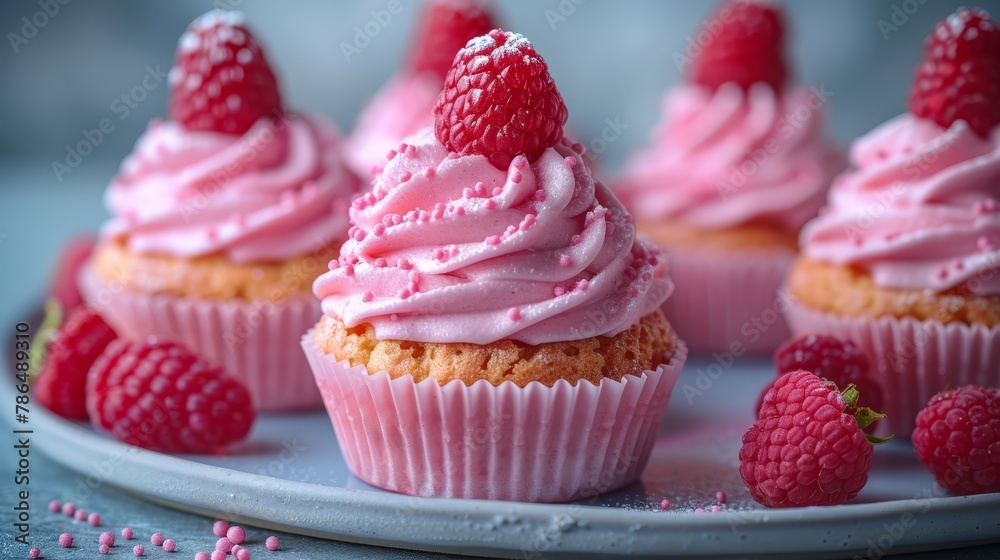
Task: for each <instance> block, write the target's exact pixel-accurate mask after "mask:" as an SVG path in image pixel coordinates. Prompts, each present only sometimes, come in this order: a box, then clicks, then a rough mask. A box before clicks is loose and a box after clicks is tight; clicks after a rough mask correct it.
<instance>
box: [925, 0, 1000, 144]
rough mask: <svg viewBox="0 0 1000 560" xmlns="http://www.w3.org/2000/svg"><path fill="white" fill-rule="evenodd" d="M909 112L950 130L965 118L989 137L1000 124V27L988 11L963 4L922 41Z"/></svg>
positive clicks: (975, 128)
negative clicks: (922, 47)
mask: <svg viewBox="0 0 1000 560" xmlns="http://www.w3.org/2000/svg"><path fill="white" fill-rule="evenodd" d="M910 112H911V113H913V114H914V115H916V116H918V117H923V118H925V119H930V120H932V121H934V122H936V123H937V124H939V125H941V126H943V127H945V128H948V127H950V126H951V125H952V123H954V122H955V121H957V120H964V121H965V122H966V123H968V124H969V126H970V127H971V128H972V129H973V130H975V131H976V132H977V133H978V134H979V135H980V136H982V137H984V138H985V137H988V136H989V134H990V131H992V130H993V129H994V127H996V125H997V124H998V123H1000V29H998V28H997V24H996V23H995V22H993V21H992V20H990V16H989V14H987V13H986V12H984V11H983V10H980V9H976V8H971V9H970V8H959V10H958V11H957V12H955V13H954V14H952V15H950V16H948V19H946V20H944V21H942V22H940V23H938V24H937V25H936V26H935V27H934V31H932V32H931V34H930V35H929V36H928V37H927V41H926V42H925V43H924V58H923V60H922V61H921V62H920V64H918V65H917V70H916V75H915V76H914V78H913V87H912V88H911V89H910Z"/></svg>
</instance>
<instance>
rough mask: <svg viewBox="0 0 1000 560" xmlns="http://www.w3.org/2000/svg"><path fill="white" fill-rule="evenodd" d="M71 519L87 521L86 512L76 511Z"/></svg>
mask: <svg viewBox="0 0 1000 560" xmlns="http://www.w3.org/2000/svg"><path fill="white" fill-rule="evenodd" d="M73 519H76V520H77V521H86V520H87V510H85V509H78V510H76V513H74V514H73Z"/></svg>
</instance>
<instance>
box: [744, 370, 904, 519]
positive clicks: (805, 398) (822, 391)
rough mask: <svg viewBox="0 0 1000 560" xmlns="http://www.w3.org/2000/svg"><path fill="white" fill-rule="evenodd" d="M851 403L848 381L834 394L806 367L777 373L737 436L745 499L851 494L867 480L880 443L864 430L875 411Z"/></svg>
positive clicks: (781, 501) (812, 500)
mask: <svg viewBox="0 0 1000 560" xmlns="http://www.w3.org/2000/svg"><path fill="white" fill-rule="evenodd" d="M857 402H858V391H857V389H855V388H854V387H847V388H846V389H845V390H844V392H843V393H841V392H840V391H838V390H837V386H836V385H835V384H834V383H833V382H831V381H828V380H825V379H822V378H819V377H817V376H816V375H814V374H813V373H811V372H808V371H795V372H791V373H786V374H785V375H782V376H781V377H779V378H778V380H777V381H775V382H774V387H773V388H772V389H771V390H770V391H768V392H767V395H766V396H765V397H764V404H763V406H762V407H761V410H760V417H759V418H758V419H757V421H756V422H754V424H753V426H751V427H750V429H749V430H747V432H746V433H745V434H743V447H742V448H741V449H740V476H741V477H742V478H743V482H744V483H745V484H746V486H747V488H748V489H749V490H750V495H751V496H753V499H754V500H756V501H757V502H759V503H761V504H763V505H765V506H767V507H774V508H777V507H800V506H825V505H836V504H842V503H844V502H846V501H847V500H850V499H851V498H854V497H855V496H857V495H858V492H860V491H861V489H862V488H864V486H865V483H867V482H868V470H869V468H870V466H871V459H872V453H873V449H874V448H873V443H882V442H884V441H887V440H885V439H881V438H876V437H874V436H871V435H867V434H865V433H864V429H865V428H866V427H868V425H870V424H871V423H872V422H874V421H875V420H878V419H879V418H882V417H883V416H882V415H881V414H877V413H875V412H873V411H872V410H870V409H867V408H859V407H857Z"/></svg>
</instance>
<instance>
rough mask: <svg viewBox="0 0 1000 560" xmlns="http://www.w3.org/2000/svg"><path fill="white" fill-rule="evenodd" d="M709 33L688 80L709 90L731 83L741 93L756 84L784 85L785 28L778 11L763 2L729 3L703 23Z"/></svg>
mask: <svg viewBox="0 0 1000 560" xmlns="http://www.w3.org/2000/svg"><path fill="white" fill-rule="evenodd" d="M704 32H708V33H710V34H711V38H710V39H709V40H708V41H706V44H705V45H704V47H703V49H702V52H701V53H700V55H699V56H698V57H697V58H695V60H694V61H693V65H692V68H691V81H692V82H694V83H696V84H701V85H703V86H706V87H708V88H711V89H712V90H713V91H714V90H716V89H718V88H719V86H721V85H722V84H724V83H727V82H733V83H735V84H737V85H739V86H740V87H741V88H743V89H744V90H746V89H749V88H750V86H751V85H753V84H755V83H757V82H763V83H766V84H769V85H770V86H771V87H772V88H774V89H776V90H779V89H781V87H782V86H783V85H784V84H785V79H786V78H787V74H788V70H787V68H786V64H785V25H784V22H783V21H782V16H781V12H780V11H779V9H778V8H777V7H776V6H774V5H771V4H770V3H767V2H764V1H755V0H732V1H729V2H725V3H723V4H721V5H720V6H719V7H718V8H717V9H716V10H715V12H713V13H712V15H710V16H709V18H708V19H707V20H705V24H704Z"/></svg>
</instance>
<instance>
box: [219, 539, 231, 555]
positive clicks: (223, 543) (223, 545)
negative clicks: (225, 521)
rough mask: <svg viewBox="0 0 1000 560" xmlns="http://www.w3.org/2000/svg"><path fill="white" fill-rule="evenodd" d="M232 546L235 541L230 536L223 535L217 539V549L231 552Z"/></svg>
mask: <svg viewBox="0 0 1000 560" xmlns="http://www.w3.org/2000/svg"><path fill="white" fill-rule="evenodd" d="M230 548H233V541H231V540H229V538H228V537H222V538H221V539H219V540H217V541H215V550H221V551H223V552H229V549H230Z"/></svg>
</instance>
